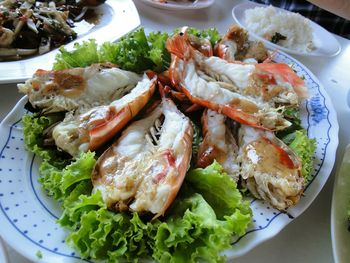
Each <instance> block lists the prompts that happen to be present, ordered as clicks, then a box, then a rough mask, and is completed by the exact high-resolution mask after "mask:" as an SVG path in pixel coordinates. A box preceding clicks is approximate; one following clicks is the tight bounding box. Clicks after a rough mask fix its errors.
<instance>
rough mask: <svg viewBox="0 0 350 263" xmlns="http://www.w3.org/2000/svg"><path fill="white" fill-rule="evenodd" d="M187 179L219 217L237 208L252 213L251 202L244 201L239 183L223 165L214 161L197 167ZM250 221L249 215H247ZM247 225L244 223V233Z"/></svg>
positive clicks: (229, 213)
mask: <svg viewBox="0 0 350 263" xmlns="http://www.w3.org/2000/svg"><path fill="white" fill-rule="evenodd" d="M186 181H187V182H190V184H191V186H192V189H194V190H195V192H197V193H200V194H202V195H203V197H204V198H205V200H206V201H207V202H208V203H209V204H210V206H211V207H212V208H213V209H214V210H215V213H216V215H217V216H218V218H220V219H221V218H223V217H224V216H225V215H231V214H233V213H234V212H235V211H236V209H240V210H242V212H243V213H244V214H247V215H250V214H251V211H250V208H249V203H248V202H244V201H243V198H242V195H241V193H240V192H239V190H237V183H236V182H235V181H234V180H233V179H232V178H231V177H230V176H228V175H227V174H226V173H225V172H224V171H223V168H222V166H221V165H220V164H219V163H218V162H216V161H214V162H213V163H212V164H211V165H210V166H208V167H206V168H205V169H202V168H197V169H194V170H192V171H190V172H189V173H188V175H187V176H186ZM247 219H248V220H247V223H249V217H247ZM245 228H246V225H245V224H243V225H242V229H241V231H239V233H237V234H242V233H244V231H245Z"/></svg>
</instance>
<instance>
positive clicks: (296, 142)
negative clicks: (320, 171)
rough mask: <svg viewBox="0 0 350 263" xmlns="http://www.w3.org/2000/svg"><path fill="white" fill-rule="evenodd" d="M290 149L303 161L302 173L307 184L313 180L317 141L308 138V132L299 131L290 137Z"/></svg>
mask: <svg viewBox="0 0 350 263" xmlns="http://www.w3.org/2000/svg"><path fill="white" fill-rule="evenodd" d="M286 140H289V141H290V143H289V147H290V148H291V149H292V150H293V151H294V152H295V153H296V155H298V156H299V157H300V159H301V161H302V170H301V173H302V175H303V177H304V178H305V181H306V183H307V182H308V181H309V180H310V179H311V172H312V169H313V156H314V154H315V150H316V139H310V138H309V137H307V134H306V130H305V129H303V130H298V131H295V132H294V133H292V134H290V135H288V138H286Z"/></svg>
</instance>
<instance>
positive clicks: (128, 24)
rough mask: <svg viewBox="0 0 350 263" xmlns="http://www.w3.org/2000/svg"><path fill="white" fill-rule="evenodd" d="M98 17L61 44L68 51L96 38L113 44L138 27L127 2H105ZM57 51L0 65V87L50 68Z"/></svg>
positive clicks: (113, 0)
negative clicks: (76, 44)
mask: <svg viewBox="0 0 350 263" xmlns="http://www.w3.org/2000/svg"><path fill="white" fill-rule="evenodd" d="M96 13H98V14H100V19H99V22H98V24H97V25H95V26H93V27H88V28H87V29H86V26H81V27H77V28H79V29H80V32H78V38H77V39H76V40H75V41H72V42H70V43H69V44H67V45H65V48H66V49H68V50H70V49H72V48H73V45H74V43H76V42H82V41H84V40H89V39H96V42H97V43H103V42H106V41H115V40H117V39H118V38H120V37H121V36H123V35H125V34H126V33H128V32H129V31H131V30H133V29H135V28H136V27H138V26H139V25H140V18H139V15H138V12H137V10H136V7H135V5H134V3H133V2H132V1H131V0H118V1H115V0H107V1H106V2H105V3H104V4H103V5H100V6H98V7H97V8H96ZM57 53H58V49H54V50H52V51H50V52H48V53H46V54H43V55H38V56H35V57H32V58H28V59H22V60H18V61H10V62H0V65H1V66H0V84H2V83H13V82H20V81H24V80H26V79H28V78H31V77H32V75H33V74H34V72H35V71H36V70H37V69H38V68H41V69H51V67H52V64H53V62H54V60H55V56H56V54H57Z"/></svg>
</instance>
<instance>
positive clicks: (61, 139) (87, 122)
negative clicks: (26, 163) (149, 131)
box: [52, 76, 156, 156]
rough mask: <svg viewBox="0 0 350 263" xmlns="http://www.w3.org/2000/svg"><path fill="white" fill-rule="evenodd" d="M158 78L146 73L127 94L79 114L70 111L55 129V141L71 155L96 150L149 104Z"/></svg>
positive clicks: (53, 134) (53, 133)
mask: <svg viewBox="0 0 350 263" xmlns="http://www.w3.org/2000/svg"><path fill="white" fill-rule="evenodd" d="M155 84H156V78H154V79H152V80H150V79H149V78H148V77H147V76H145V77H144V79H143V80H142V81H140V82H139V83H138V84H137V86H136V87H135V88H134V89H133V90H132V91H131V92H130V93H128V94H127V95H125V96H124V97H122V98H120V99H118V100H115V101H113V102H112V103H111V104H110V105H108V106H98V107H95V108H92V109H91V110H89V111H87V112H85V113H83V114H78V115H75V116H74V115H68V116H67V117H66V118H65V119H64V120H63V122H61V123H60V124H58V125H57V126H56V127H55V128H54V129H53V132H52V136H53V139H54V140H55V143H56V145H57V146H58V147H59V148H61V149H62V150H64V151H66V152H68V153H69V154H71V155H72V156H76V155H78V154H79V153H80V152H86V151H88V150H91V151H93V150H96V149H97V148H98V147H100V146H101V145H102V144H104V143H105V142H106V141H108V140H109V139H111V138H112V137H113V136H114V135H115V134H116V133H117V132H119V131H120V130H121V129H122V128H123V127H124V126H125V125H126V124H127V123H128V122H129V121H130V120H131V119H132V118H133V117H135V116H136V114H137V113H138V112H139V111H140V110H141V109H142V108H143V107H144V106H145V105H146V104H147V102H148V101H149V100H150V98H151V97H152V95H153V93H154V90H155Z"/></svg>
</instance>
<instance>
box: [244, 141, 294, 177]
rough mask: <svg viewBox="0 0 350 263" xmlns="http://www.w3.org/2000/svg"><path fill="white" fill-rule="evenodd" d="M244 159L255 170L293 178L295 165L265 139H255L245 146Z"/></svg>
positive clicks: (276, 146) (284, 153)
mask: <svg viewBox="0 0 350 263" xmlns="http://www.w3.org/2000/svg"><path fill="white" fill-rule="evenodd" d="M243 153H244V158H245V159H246V160H249V161H250V162H251V163H252V164H254V165H255V170H256V171H259V172H262V173H268V174H273V175H277V176H280V177H287V176H293V175H294V174H295V169H296V167H295V165H294V163H293V161H292V160H291V159H290V157H289V155H288V153H287V152H286V151H284V150H283V149H282V148H281V147H279V146H278V145H276V144H274V143H272V142H271V141H270V140H269V139H267V138H260V139H257V140H255V141H253V142H251V143H249V144H247V145H246V146H245V147H244V149H243Z"/></svg>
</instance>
